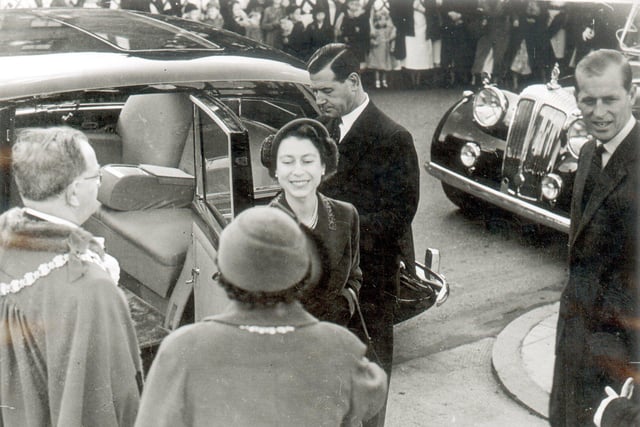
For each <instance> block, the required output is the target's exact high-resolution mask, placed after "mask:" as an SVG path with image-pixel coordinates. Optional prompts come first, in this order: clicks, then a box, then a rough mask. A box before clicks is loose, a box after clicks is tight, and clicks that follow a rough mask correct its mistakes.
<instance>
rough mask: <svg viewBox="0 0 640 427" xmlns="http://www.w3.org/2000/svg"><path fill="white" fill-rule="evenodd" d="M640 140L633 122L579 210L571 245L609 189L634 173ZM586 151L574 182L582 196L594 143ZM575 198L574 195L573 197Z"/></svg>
mask: <svg viewBox="0 0 640 427" xmlns="http://www.w3.org/2000/svg"><path fill="white" fill-rule="evenodd" d="M639 141H640V125H639V124H638V123H636V124H635V126H634V127H633V130H632V131H631V132H630V133H629V135H628V136H627V137H626V138H625V139H624V141H622V143H621V144H620V145H619V146H618V148H617V149H616V151H615V152H614V153H613V154H612V156H611V158H610V159H609V162H608V163H607V165H606V166H605V168H604V169H603V170H602V172H601V173H600V175H599V176H598V180H597V181H596V184H595V187H594V189H593V193H592V196H591V198H590V199H589V202H588V203H587V205H586V206H585V209H584V212H581V215H580V216H578V217H576V219H579V223H578V224H577V227H576V228H575V230H576V231H575V233H573V236H572V240H571V245H573V244H574V243H575V241H576V239H577V237H578V236H579V235H580V233H581V232H582V230H583V229H584V227H585V226H586V224H588V223H589V221H591V219H592V218H593V215H594V214H595V213H596V211H597V210H598V208H599V207H600V206H601V205H602V203H603V202H604V200H605V199H606V198H607V196H609V194H610V193H611V191H613V189H614V188H615V187H616V186H617V185H618V184H619V183H620V182H621V181H622V180H623V179H624V178H625V177H626V176H627V175H629V174H633V173H636V172H635V170H634V166H635V165H636V158H637V154H638V147H637V144H638V142H639ZM585 149H588V151H587V152H586V153H585V164H584V165H583V166H585V167H582V168H578V174H576V182H577V185H579V186H580V187H579V188H577V192H576V194H578V195H579V196H580V197H578V198H579V199H581V198H582V192H583V190H584V184H585V181H586V174H587V173H588V169H589V168H588V167H587V166H588V165H590V164H591V161H592V160H593V155H594V153H595V143H591V144H589V145H588V148H587V146H586V147H585ZM574 199H576V197H574ZM579 202H580V201H579V200H573V201H572V208H573V209H575V208H578V209H579Z"/></svg>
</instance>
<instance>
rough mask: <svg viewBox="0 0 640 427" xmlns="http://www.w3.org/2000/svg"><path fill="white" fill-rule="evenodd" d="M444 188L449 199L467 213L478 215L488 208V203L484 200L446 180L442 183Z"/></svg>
mask: <svg viewBox="0 0 640 427" xmlns="http://www.w3.org/2000/svg"><path fill="white" fill-rule="evenodd" d="M442 190H443V191H444V194H445V195H446V196H447V199H449V200H450V201H451V202H452V203H453V204H454V205H456V206H457V207H458V208H460V210H461V211H462V212H463V213H464V214H465V215H478V214H479V213H481V212H483V211H484V210H485V208H486V204H485V203H484V202H483V201H482V200H480V199H478V198H476V197H474V196H472V195H471V194H468V193H465V192H464V191H462V190H459V189H457V188H456V187H453V186H451V185H449V184H445V183H444V182H443V183H442Z"/></svg>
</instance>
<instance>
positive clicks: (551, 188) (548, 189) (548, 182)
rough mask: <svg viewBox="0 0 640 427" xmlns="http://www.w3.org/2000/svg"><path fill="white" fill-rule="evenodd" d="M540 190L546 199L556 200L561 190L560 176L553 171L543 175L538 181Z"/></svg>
mask: <svg viewBox="0 0 640 427" xmlns="http://www.w3.org/2000/svg"><path fill="white" fill-rule="evenodd" d="M540 190H541V193H542V197H544V198H545V199H546V200H549V201H554V200H556V199H557V198H558V196H559V195H560V192H561V191H562V178H560V177H559V176H558V175H556V174H555V173H550V174H548V175H545V176H544V177H543V178H542V181H541V183H540Z"/></svg>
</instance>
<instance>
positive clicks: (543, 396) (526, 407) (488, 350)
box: [385, 303, 559, 427]
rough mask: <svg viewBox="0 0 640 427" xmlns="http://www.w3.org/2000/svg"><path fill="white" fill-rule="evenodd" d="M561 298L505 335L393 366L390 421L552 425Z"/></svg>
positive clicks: (403, 426) (400, 426)
mask: <svg viewBox="0 0 640 427" xmlns="http://www.w3.org/2000/svg"><path fill="white" fill-rule="evenodd" d="M558 307H559V304H558V303H555V304H549V305H544V306H541V307H537V308H535V309H533V310H530V311H528V312H526V313H524V314H523V315H521V316H520V317H518V318H516V319H515V320H513V321H512V322H511V323H509V324H508V325H507V326H506V327H505V328H504V329H503V330H502V332H500V334H499V335H498V336H497V337H495V338H493V337H488V338H484V339H481V340H478V341H475V342H472V343H469V344H464V345H461V346H458V347H455V348H452V349H447V350H444V351H441V352H439V353H435V354H430V355H428V356H425V357H421V358H416V359H412V360H409V361H406V362H403V363H399V364H396V365H394V371H393V375H392V376H391V384H390V389H389V403H388V405H387V417H386V423H385V425H386V426H387V427H410V426H416V427H422V426H473V427H476V426H479V427H482V426H487V427H489V426H492V427H495V426H504V427H507V426H509V427H511V426H526V427H538V426H540V427H542V426H548V421H547V416H548V409H547V408H548V401H549V392H550V390H551V381H552V378H553V362H554V348H555V327H556V321H557V317H558Z"/></svg>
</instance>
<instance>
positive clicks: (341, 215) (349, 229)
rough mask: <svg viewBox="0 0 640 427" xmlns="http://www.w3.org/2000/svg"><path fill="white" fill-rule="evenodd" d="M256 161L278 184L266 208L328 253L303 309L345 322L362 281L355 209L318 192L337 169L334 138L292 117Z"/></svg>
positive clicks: (319, 126)
mask: <svg viewBox="0 0 640 427" xmlns="http://www.w3.org/2000/svg"><path fill="white" fill-rule="evenodd" d="M261 159H262V164H263V165H264V166H265V167H267V168H268V169H269V174H270V175H271V176H272V177H274V178H276V179H277V180H278V183H279V184H280V187H281V188H282V192H281V193H280V194H278V195H277V196H276V198H275V199H274V200H273V201H272V202H271V206H274V207H277V208H280V209H282V210H284V211H286V212H288V213H290V214H291V215H292V216H294V217H295V218H296V219H297V220H298V222H299V223H301V224H303V225H304V226H306V227H307V228H309V229H311V230H312V231H313V232H314V233H315V234H316V235H317V237H319V238H320V239H321V240H322V241H323V243H324V244H325V246H326V247H327V249H328V252H329V258H330V265H331V271H330V274H329V278H328V280H327V283H325V284H320V285H319V286H317V287H316V288H314V289H310V290H308V291H307V293H306V295H304V296H303V298H302V302H303V304H304V305H305V308H306V309H307V310H308V311H309V312H310V313H311V314H313V315H314V316H316V317H317V318H319V319H320V320H326V321H330V322H334V323H338V324H341V325H346V324H347V323H348V321H349V319H350V318H351V316H352V315H353V311H354V307H355V306H354V303H355V298H356V296H357V294H358V291H359V290H360V285H361V283H362V271H361V270H360V249H359V238H360V237H359V220H358V212H357V211H356V208H355V207H353V205H351V204H349V203H345V202H341V201H338V200H334V199H330V198H328V197H325V196H324V195H322V194H320V193H318V186H319V185H320V183H321V182H322V180H323V179H326V178H327V177H329V176H331V175H333V174H334V173H335V171H336V168H337V165H338V148H337V146H336V144H335V142H334V141H333V139H331V138H330V137H329V133H328V131H327V129H326V128H325V127H324V126H323V125H322V124H321V123H320V122H317V121H315V120H311V119H297V120H293V121H291V122H289V123H288V124H286V125H285V126H283V127H282V128H281V129H280V130H279V131H278V132H277V133H276V134H275V135H272V136H269V137H267V138H266V139H265V140H264V142H263V143H262V150H261Z"/></svg>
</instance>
